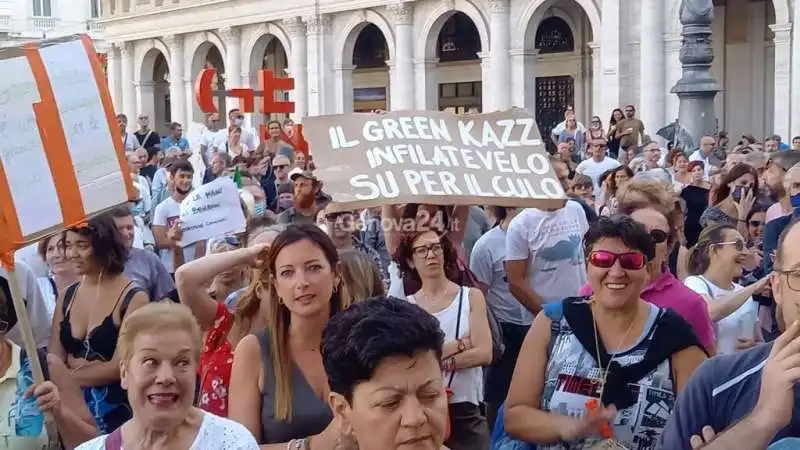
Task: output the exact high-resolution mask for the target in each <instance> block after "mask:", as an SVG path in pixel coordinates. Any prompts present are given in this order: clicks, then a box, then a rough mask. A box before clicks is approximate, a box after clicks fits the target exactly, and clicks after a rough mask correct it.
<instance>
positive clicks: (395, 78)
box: [390, 3, 414, 110]
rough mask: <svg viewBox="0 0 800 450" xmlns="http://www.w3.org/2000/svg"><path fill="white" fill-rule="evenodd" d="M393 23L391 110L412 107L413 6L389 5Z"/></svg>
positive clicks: (407, 4) (409, 108)
mask: <svg viewBox="0 0 800 450" xmlns="http://www.w3.org/2000/svg"><path fill="white" fill-rule="evenodd" d="M390 11H391V12H392V17H393V18H394V23H395V33H396V34H395V49H394V58H393V59H392V67H391V70H392V72H393V75H392V84H391V86H390V88H391V91H392V94H391V96H390V98H391V109H392V110H412V109H414V63H413V54H414V48H413V47H414V27H413V26H412V22H413V18H414V8H413V6H412V4H411V3H399V4H394V5H392V6H390Z"/></svg>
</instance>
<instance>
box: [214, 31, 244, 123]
mask: <svg viewBox="0 0 800 450" xmlns="http://www.w3.org/2000/svg"><path fill="white" fill-rule="evenodd" d="M219 36H220V38H221V39H222V42H223V43H225V89H235V88H239V87H242V86H241V84H242V34H241V31H240V30H239V28H237V27H225V28H220V29H219ZM238 107H239V99H238V98H234V97H228V98H227V99H226V100H225V111H224V112H223V111H220V115H224V116H227V115H228V111H230V110H231V109H233V108H238Z"/></svg>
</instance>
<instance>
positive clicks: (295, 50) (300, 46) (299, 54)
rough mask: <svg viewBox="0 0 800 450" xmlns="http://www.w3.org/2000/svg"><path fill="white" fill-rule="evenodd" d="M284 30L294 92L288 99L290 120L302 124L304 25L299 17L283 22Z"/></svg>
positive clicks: (304, 104) (304, 107) (304, 106)
mask: <svg viewBox="0 0 800 450" xmlns="http://www.w3.org/2000/svg"><path fill="white" fill-rule="evenodd" d="M283 26H284V28H285V29H286V30H287V31H288V32H289V38H290V39H291V41H292V49H291V53H290V55H289V75H291V77H292V78H294V90H292V91H291V93H290V94H289V97H290V98H291V99H292V101H293V102H294V113H293V114H292V120H294V121H295V122H298V123H299V122H302V120H303V117H305V116H306V115H307V114H308V100H307V99H308V78H307V76H306V75H307V74H306V58H307V57H308V54H307V51H308V50H307V46H306V24H305V23H303V21H302V20H300V18H299V17H292V18H290V19H285V20H284V21H283Z"/></svg>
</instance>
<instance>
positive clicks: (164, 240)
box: [153, 160, 205, 275]
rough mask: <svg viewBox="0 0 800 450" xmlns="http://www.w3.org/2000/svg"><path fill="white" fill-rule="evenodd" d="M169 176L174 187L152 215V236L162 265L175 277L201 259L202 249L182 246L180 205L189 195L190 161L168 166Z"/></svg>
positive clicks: (200, 246)
mask: <svg viewBox="0 0 800 450" xmlns="http://www.w3.org/2000/svg"><path fill="white" fill-rule="evenodd" d="M169 174H170V178H171V183H172V186H173V189H172V194H171V195H170V196H169V197H168V198H167V199H166V200H164V201H163V202H161V203H159V205H158V206H156V210H155V213H154V214H153V235H154V236H155V238H156V248H158V253H159V256H160V257H161V262H163V263H164V267H166V268H167V271H168V272H169V273H170V274H173V275H174V274H175V271H176V270H177V269H178V267H180V266H181V265H182V264H184V263H187V262H189V261H192V260H193V259H195V258H199V257H201V256H203V253H204V251H205V248H204V246H203V245H202V244H191V245H188V246H185V247H182V246H181V238H182V235H183V233H182V232H181V224H180V216H181V202H182V201H183V199H185V198H186V197H187V196H188V195H189V192H191V191H192V177H193V176H194V169H193V168H192V164H191V163H190V162H189V161H183V160H181V161H177V162H175V163H174V164H172V166H170V168H169Z"/></svg>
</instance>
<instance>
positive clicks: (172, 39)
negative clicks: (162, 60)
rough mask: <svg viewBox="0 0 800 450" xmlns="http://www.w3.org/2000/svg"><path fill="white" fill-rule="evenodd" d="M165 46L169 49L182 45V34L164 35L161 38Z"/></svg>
mask: <svg viewBox="0 0 800 450" xmlns="http://www.w3.org/2000/svg"><path fill="white" fill-rule="evenodd" d="M162 40H163V41H164V43H165V44H167V47H169V48H170V49H175V48H179V47H181V46H182V45H183V35H182V34H170V35H168V36H164V37H163V38H162Z"/></svg>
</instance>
